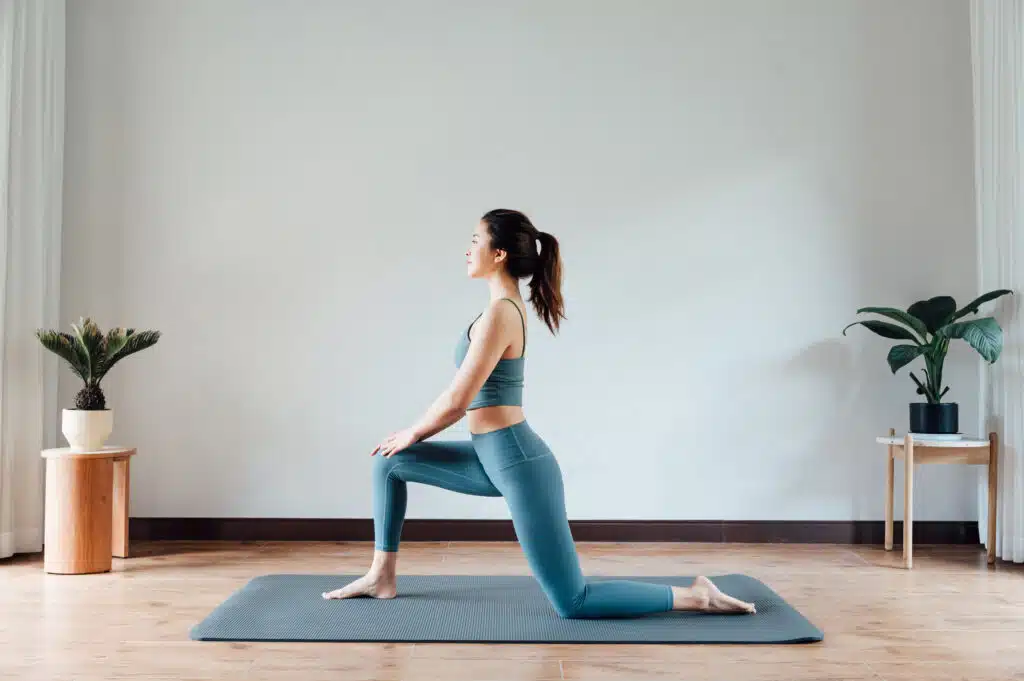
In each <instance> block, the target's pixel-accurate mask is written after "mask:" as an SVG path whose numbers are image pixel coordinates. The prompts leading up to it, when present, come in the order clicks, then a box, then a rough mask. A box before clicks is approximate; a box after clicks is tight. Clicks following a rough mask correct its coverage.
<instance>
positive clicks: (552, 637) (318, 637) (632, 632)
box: [190, 574, 824, 643]
mask: <svg viewBox="0 0 1024 681" xmlns="http://www.w3.org/2000/svg"><path fill="white" fill-rule="evenodd" d="M356 577H357V575H319V574H317V575H310V574H272V575H264V576H261V577H256V578H254V579H252V580H251V581H250V582H248V583H247V584H246V585H245V586H243V587H242V588H241V589H239V590H238V591H236V592H235V593H233V594H231V595H230V596H229V597H228V599H227V600H226V601H224V602H223V603H221V604H220V605H219V606H217V608H216V609H214V610H213V612H211V613H210V614H209V616H207V617H206V618H205V619H204V620H203V621H202V622H199V623H198V624H196V625H195V626H194V627H193V628H192V630H191V632H190V637H191V638H192V639H193V640H199V641H380V642H385V641H387V642H398V641H400V642H415V643H426V642H459V643H810V642H816V641H821V640H822V639H823V637H824V636H823V634H822V632H821V631H820V630H819V629H818V628H817V627H815V626H814V625H813V624H811V623H810V622H809V621H808V620H807V619H806V618H805V617H804V616H803V615H801V614H800V613H799V612H797V611H796V610H795V609H794V608H793V607H792V606H790V605H789V604H788V603H786V602H785V601H784V600H782V598H780V597H779V595H778V594H776V593H775V592H774V591H772V589H770V588H769V587H768V586H766V585H765V584H763V583H762V582H760V581H758V580H756V579H754V578H752V577H748V576H746V575H740V574H730V575H720V576H712V577H711V580H712V581H713V582H714V583H715V584H716V585H718V587H719V588H720V589H722V591H724V592H726V593H728V594H730V595H732V596H735V597H737V598H739V599H742V600H745V601H751V602H753V603H755V604H756V606H757V613H756V614H754V615H718V614H707V613H687V612H669V613H662V614H657V615H646V616H643V617H630V618H616V619H600V620H582V619H577V620H569V619H561V618H560V617H558V615H557V614H555V611H554V610H553V609H552V608H551V606H550V605H549V603H548V601H547V599H546V598H545V596H544V593H543V592H542V591H541V589H540V587H539V585H538V584H537V582H536V581H535V580H534V579H533V577H529V576H505V575H501V576H497V575H494V576H484V575H400V576H399V578H398V597H397V598H394V599H390V600H376V599H371V598H355V599H344V600H326V599H324V598H323V597H322V596H321V594H322V593H323V592H325V591H332V590H334V589H337V588H339V587H341V586H344V585H345V584H347V583H348V582H351V581H352V580H354V579H356ZM590 579H592V580H594V581H599V580H601V579H612V578H611V577H608V578H601V577H591V578H590ZM615 579H632V580H636V581H642V582H653V583H660V584H673V585H678V586H687V585H689V584H690V583H691V582H692V581H693V577H678V576H677V577H625V578H623V577H616V578H615Z"/></svg>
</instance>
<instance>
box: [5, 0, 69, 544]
mask: <svg viewBox="0 0 1024 681" xmlns="http://www.w3.org/2000/svg"><path fill="white" fill-rule="evenodd" d="M64 9H65V5H64V0H3V1H2V2H0V558H2V557H7V556H10V555H12V554H14V553H22V552H31V551H39V550H40V549H41V548H42V544H43V482H44V477H43V465H42V459H41V458H40V456H39V451H40V449H42V448H43V447H46V446H54V442H55V441H56V432H57V417H56V412H57V409H56V388H57V368H58V367H57V365H56V363H55V362H54V361H53V360H52V359H48V358H46V357H44V356H43V352H44V351H43V350H42V346H41V345H40V344H39V341H38V340H36V339H35V337H34V336H33V331H34V330H35V329H36V328H39V327H51V328H52V327H55V326H57V325H58V324H57V302H58V301H57V298H58V293H59V290H60V230H61V205H62V204H61V192H62V189H61V187H62V180H63V154H64V150H63V147H64ZM54 359H56V358H54Z"/></svg>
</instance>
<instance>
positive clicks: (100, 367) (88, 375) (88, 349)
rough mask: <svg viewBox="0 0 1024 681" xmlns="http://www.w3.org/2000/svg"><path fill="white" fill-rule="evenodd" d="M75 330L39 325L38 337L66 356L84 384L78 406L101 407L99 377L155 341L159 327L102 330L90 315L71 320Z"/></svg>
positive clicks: (46, 346)
mask: <svg viewBox="0 0 1024 681" xmlns="http://www.w3.org/2000/svg"><path fill="white" fill-rule="evenodd" d="M71 328H72V329H74V333H73V334H71V333H64V332H62V331H49V330H43V329H39V330H37V331H36V337H37V338H38V339H39V341H40V342H41V343H42V344H43V347H45V348H46V349H47V350H49V351H50V352H52V353H54V354H55V355H57V356H58V357H60V358H62V359H64V360H65V361H66V362H67V363H68V365H69V366H70V367H71V371H73V372H74V373H75V375H76V376H78V377H79V378H81V379H82V380H83V381H84V382H85V385H84V386H83V387H82V389H81V390H79V391H78V393H77V394H76V395H75V408H76V409H82V410H88V411H98V410H103V409H106V408H107V402H106V397H105V396H104V395H103V390H102V388H100V381H102V380H103V377H104V376H106V375H107V372H108V371H110V370H111V369H112V368H113V367H114V365H115V364H117V363H118V362H120V361H121V360H122V359H124V358H125V357H127V356H128V355H132V354H134V353H136V352H139V351H140V350H145V349H146V348H148V347H150V346H151V345H154V344H155V343H156V342H157V340H159V338H160V332H159V331H136V330H135V329H124V328H121V327H118V328H114V329H110V330H109V331H107V333H106V334H104V333H102V332H101V331H100V329H99V327H98V326H96V323H95V322H93V321H92V320H91V319H89V318H88V317H85V318H83V319H80V320H79V322H78V324H72V325H71Z"/></svg>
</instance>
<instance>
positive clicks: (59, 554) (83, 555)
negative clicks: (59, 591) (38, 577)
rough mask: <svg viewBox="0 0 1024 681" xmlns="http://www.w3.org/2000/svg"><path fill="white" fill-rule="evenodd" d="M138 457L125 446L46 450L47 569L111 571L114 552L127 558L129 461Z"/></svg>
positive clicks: (57, 571) (71, 572)
mask: <svg viewBox="0 0 1024 681" xmlns="http://www.w3.org/2000/svg"><path fill="white" fill-rule="evenodd" d="M134 455H135V449H134V448H126V447H104V448H103V449H100V450H97V451H94V452H82V451H73V450H71V449H70V448H68V447H61V448H57V449H46V450H43V452H42V456H43V458H45V459H46V526H45V529H44V538H43V569H44V570H45V571H46V572H52V573H55V574H64V575H80V574H87V573H92V572H109V571H110V568H111V565H112V563H113V561H112V560H111V559H112V557H113V556H117V557H118V558H127V557H128V479H129V478H128V463H129V460H130V458H131V457H132V456H134Z"/></svg>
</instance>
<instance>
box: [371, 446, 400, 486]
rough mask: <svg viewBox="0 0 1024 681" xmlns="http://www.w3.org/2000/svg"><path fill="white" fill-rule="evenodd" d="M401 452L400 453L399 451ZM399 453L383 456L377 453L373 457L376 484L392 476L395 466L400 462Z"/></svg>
mask: <svg viewBox="0 0 1024 681" xmlns="http://www.w3.org/2000/svg"><path fill="white" fill-rule="evenodd" d="M399 454H400V453H399ZM399 454H395V455H394V456H391V457H383V456H381V455H380V454H377V455H376V456H374V457H373V459H374V461H373V481H374V483H376V484H382V483H385V482H387V480H388V478H390V477H392V473H393V472H394V470H395V467H396V466H397V465H398V464H399V461H400V459H399V458H398V456H399Z"/></svg>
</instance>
